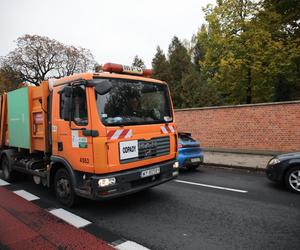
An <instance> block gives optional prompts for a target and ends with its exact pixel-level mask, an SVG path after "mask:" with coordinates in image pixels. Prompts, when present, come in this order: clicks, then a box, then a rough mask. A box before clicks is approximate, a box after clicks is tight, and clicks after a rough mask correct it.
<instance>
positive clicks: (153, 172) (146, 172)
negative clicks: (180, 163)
mask: <svg viewBox="0 0 300 250" xmlns="http://www.w3.org/2000/svg"><path fill="white" fill-rule="evenodd" d="M159 173H160V168H152V169H147V170H144V171H142V172H141V178H145V177H148V176H152V175H156V174H159Z"/></svg>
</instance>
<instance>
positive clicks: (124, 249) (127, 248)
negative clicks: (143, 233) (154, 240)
mask: <svg viewBox="0 0 300 250" xmlns="http://www.w3.org/2000/svg"><path fill="white" fill-rule="evenodd" d="M114 247H115V248H116V249H118V250H150V249H149V248H146V247H144V246H142V245H140V244H138V243H136V242H134V241H130V240H127V241H125V242H123V243H121V244H119V245H116V246H114Z"/></svg>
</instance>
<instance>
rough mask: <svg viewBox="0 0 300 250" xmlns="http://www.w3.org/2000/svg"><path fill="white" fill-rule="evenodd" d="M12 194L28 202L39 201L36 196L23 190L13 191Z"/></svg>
mask: <svg viewBox="0 0 300 250" xmlns="http://www.w3.org/2000/svg"><path fill="white" fill-rule="evenodd" d="M13 193H15V194H17V195H19V196H21V197H22V198H24V199H25V200H28V201H34V200H39V199H40V198H39V197H37V196H36V195H34V194H31V193H29V192H27V191H25V190H18V191H14V192H13Z"/></svg>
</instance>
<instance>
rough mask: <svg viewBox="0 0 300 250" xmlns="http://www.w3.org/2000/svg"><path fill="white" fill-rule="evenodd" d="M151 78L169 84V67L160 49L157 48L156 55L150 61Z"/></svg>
mask: <svg viewBox="0 0 300 250" xmlns="http://www.w3.org/2000/svg"><path fill="white" fill-rule="evenodd" d="M152 70H153V77H154V78H157V79H159V80H162V81H165V82H168V83H169V82H170V79H171V77H170V65H169V62H168V61H167V59H166V56H165V54H164V52H163V51H162V49H161V48H160V47H159V46H157V48H156V54H155V56H154V58H153V59H152Z"/></svg>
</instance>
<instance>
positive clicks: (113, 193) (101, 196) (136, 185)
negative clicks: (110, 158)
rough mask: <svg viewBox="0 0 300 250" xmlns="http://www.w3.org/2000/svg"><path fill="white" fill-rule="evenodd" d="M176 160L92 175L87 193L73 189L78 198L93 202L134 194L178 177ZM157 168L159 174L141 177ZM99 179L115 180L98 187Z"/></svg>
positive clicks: (87, 182)
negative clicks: (113, 182)
mask: <svg viewBox="0 0 300 250" xmlns="http://www.w3.org/2000/svg"><path fill="white" fill-rule="evenodd" d="M176 161H177V160H176V159H174V160H171V161H167V162H163V163H159V164H153V165H149V166H146V167H142V168H137V169H131V170H126V171H122V172H118V173H113V174H107V175H92V176H90V178H88V180H86V181H85V182H86V183H85V184H84V186H85V187H87V184H88V186H89V188H88V191H87V190H84V191H83V190H82V189H78V188H75V192H76V193H77V194H78V195H79V196H84V197H86V198H89V199H94V200H105V199H111V198H115V197H120V196H125V195H128V194H132V193H136V192H138V191H141V190H143V189H147V188H150V187H153V186H156V185H159V184H162V183H164V182H167V181H170V180H172V179H175V178H176V177H177V176H178V168H174V167H173V165H174V163H175V162H176ZM157 168H159V173H158V174H155V175H151V176H146V177H142V175H143V174H142V173H144V172H145V171H147V170H152V169H157ZM100 179H115V184H113V185H109V186H106V187H100V186H99V184H98V182H99V180H100Z"/></svg>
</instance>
